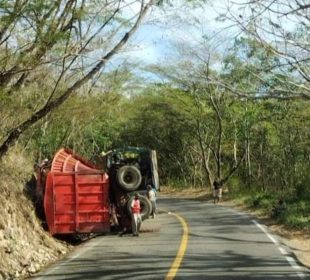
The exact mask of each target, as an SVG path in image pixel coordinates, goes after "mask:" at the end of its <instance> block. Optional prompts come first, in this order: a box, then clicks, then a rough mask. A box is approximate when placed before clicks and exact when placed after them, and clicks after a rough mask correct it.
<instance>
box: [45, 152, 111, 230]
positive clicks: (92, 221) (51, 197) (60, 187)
mask: <svg viewBox="0 0 310 280" xmlns="http://www.w3.org/2000/svg"><path fill="white" fill-rule="evenodd" d="M109 209H110V207H109V180H108V176H107V174H106V173H105V172H104V171H102V170H98V169H96V168H95V166H93V165H92V164H91V163H89V162H87V161H86V160H84V159H82V158H81V157H79V156H77V155H75V154H74V153H73V152H72V151H70V150H68V149H61V150H60V151H58V152H57V154H56V155H55V157H54V159H53V162H52V165H51V170H50V172H48V174H47V178H46V183H45V189H44V210H45V211H44V212H45V216H46V221H47V225H48V229H49V231H50V233H51V234H64V233H90V232H108V231H110V213H109Z"/></svg>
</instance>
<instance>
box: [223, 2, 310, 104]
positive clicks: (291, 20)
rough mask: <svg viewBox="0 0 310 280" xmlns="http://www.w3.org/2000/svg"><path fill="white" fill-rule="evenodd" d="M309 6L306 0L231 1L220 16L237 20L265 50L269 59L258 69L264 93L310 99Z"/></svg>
mask: <svg viewBox="0 0 310 280" xmlns="http://www.w3.org/2000/svg"><path fill="white" fill-rule="evenodd" d="M236 5H238V7H237V6H236ZM235 8H238V9H235ZM309 9H310V6H309V4H308V1H306V0H293V1H291V0H283V1H273V0H263V1H258V0H253V1H246V2H243V3H238V4H236V3H233V2H231V3H230V6H228V7H227V13H226V15H225V16H224V15H222V16H221V17H220V18H227V19H229V20H231V21H233V22H235V23H236V24H237V25H238V26H239V27H240V29H241V31H242V32H243V34H246V36H248V37H249V38H250V39H251V40H252V42H254V43H255V44H256V46H257V47H259V48H261V49H262V50H263V52H262V53H261V55H262V58H264V60H265V63H264V64H259V65H257V67H256V71H255V74H256V76H257V79H260V80H261V81H262V82H263V83H264V84H265V85H266V88H265V89H264V91H263V92H262V93H263V95H262V96H263V97H265V98H278V99H293V98H303V99H307V100H308V99H310V79H309V74H310V67H309V60H310V48H309V35H310V34H309V24H310V22H309V20H310V19H309V15H308V14H309ZM244 58H245V59H244V60H243V62H244V63H246V64H247V63H248V61H247V60H246V59H247V58H246V57H244ZM271 76H272V79H270V77H271ZM257 97H259V96H257Z"/></svg>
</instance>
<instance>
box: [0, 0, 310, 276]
mask: <svg viewBox="0 0 310 280" xmlns="http://www.w3.org/2000/svg"><path fill="white" fill-rule="evenodd" d="M183 2H184V3H183V5H184V7H187V8H189V9H194V8H197V9H198V8H199V9H205V10H207V9H211V8H212V5H211V3H210V2H208V1H183ZM227 3H228V4H227V6H225V13H222V14H219V15H218V21H219V22H230V23H233V26H234V28H235V29H234V30H237V31H236V32H235V33H236V35H235V36H234V38H233V40H232V41H231V42H230V44H227V47H225V50H224V51H223V50H222V49H216V48H215V46H214V44H215V42H217V41H218V40H221V38H216V40H217V41H216V40H215V38H214V37H212V38H211V37H210V36H207V35H206V34H201V38H200V41H199V42H194V41H188V42H179V43H177V44H174V46H173V54H174V56H173V57H171V59H169V60H167V61H166V62H165V63H162V62H161V63H153V64H142V63H135V62H132V61H130V59H125V58H124V57H123V53H125V52H126V50H129V49H130V48H132V45H131V43H132V44H134V38H135V37H134V34H135V33H136V32H138V31H139V27H140V26H141V24H143V22H145V21H147V20H148V18H149V17H150V16H151V15H152V13H156V12H167V11H170V10H169V9H172V10H173V13H176V15H177V13H179V12H180V13H181V10H180V11H179V10H178V9H176V8H175V7H174V6H173V3H170V1H153V0H149V1H132V2H129V1H128V2H126V1H84V0H83V1H77V0H70V1H62V0H58V1H34V0H15V1H7V0H3V1H0V11H1V14H0V59H1V64H0V119H1V120H2V121H1V122H0V161H1V165H0V178H1V180H0V203H1V205H2V210H3V211H2V214H1V216H0V248H1V249H0V257H1V258H0V259H1V261H0V279H16V278H18V277H21V276H22V275H27V274H29V273H34V272H35V271H37V270H38V269H40V267H42V266H43V265H45V264H46V263H49V262H51V261H53V260H55V259H57V258H59V257H60V256H61V255H63V254H65V252H66V251H67V250H68V249H69V248H70V246H68V245H67V244H65V243H63V242H61V241H59V240H55V239H53V238H51V237H50V236H49V235H48V234H47V233H46V232H45V231H44V229H43V228H42V225H41V221H40V220H39V219H38V217H37V216H36V213H35V209H34V205H33V201H34V198H33V197H32V187H33V185H32V184H31V182H32V181H31V179H33V177H32V176H33V165H34V164H35V163H38V162H40V161H42V160H43V159H44V158H49V159H51V158H52V157H53V155H54V153H55V152H56V151H57V150H58V149H59V148H60V147H68V148H71V149H72V150H73V151H75V152H76V153H77V154H80V155H82V156H84V157H85V158H87V159H90V160H92V161H96V160H97V159H98V157H100V154H101V153H102V152H104V151H108V150H111V149H114V148H119V147H125V146H142V147H148V148H151V149H155V150H156V151H157V154H158V162H159V172H160V174H159V175H160V180H161V185H162V186H167V187H174V188H179V189H184V188H190V187H191V188H197V189H206V190H210V192H211V189H212V183H213V181H214V180H217V181H218V182H220V184H221V185H223V187H224V190H225V191H226V192H228V191H229V194H228V195H229V197H232V198H233V197H239V198H242V199H243V201H244V203H245V204H247V205H250V206H251V207H256V208H263V209H265V211H266V213H270V211H271V208H272V205H273V204H274V203H276V202H277V200H278V199H279V198H283V199H285V201H286V203H287V205H288V209H287V212H286V213H285V215H280V216H278V217H276V221H277V222H279V223H282V224H285V225H286V226H287V227H289V228H294V229H302V230H309V228H310V206H309V205H310V200H309V199H310V187H309V184H310V175H309V165H310V129H309V128H310V106H309V104H310V103H309V99H310V78H309V77H310V76H309V73H310V61H309V59H310V47H309V43H310V42H309V40H310V39H309V38H310V33H309V28H310V19H309V11H310V6H309V5H308V4H307V1H305V0H299V1H297V0H296V1H295V0H294V1H289V0H283V1H271V0H263V1H250V3H240V4H238V7H237V8H236V9H235V8H234V4H233V3H232V2H231V3H230V1H227ZM236 5H237V4H236ZM158 18H159V19H157V21H160V17H158ZM288 22H291V24H287V23H288ZM157 23H158V22H157ZM153 24H156V23H153ZM183 24H184V23H183ZM188 24H189V25H190V24H191V25H192V24H193V23H192V21H189V22H188ZM194 24H195V25H196V26H195V27H197V29H203V26H201V24H202V23H201V22H200V21H199V20H196V21H195V20H194ZM222 47H223V46H222ZM117 58H119V59H121V60H122V62H121V63H119V61H118V62H117V63H112V62H114V59H117ZM123 60H124V61H123ZM116 64H117V67H115V65H116ZM137 70H139V71H137ZM146 77H152V78H151V79H148V78H146ZM17 240H18V242H17ZM34 251H35V252H34ZM33 263H35V265H33Z"/></svg>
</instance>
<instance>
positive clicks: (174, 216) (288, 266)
mask: <svg viewBox="0 0 310 280" xmlns="http://www.w3.org/2000/svg"><path fill="white" fill-rule="evenodd" d="M158 208H159V209H160V211H159V214H158V215H157V216H156V218H155V219H149V220H147V221H145V222H144V223H143V225H142V229H141V234H140V236H139V237H133V236H132V235H130V234H128V235H124V236H123V237H119V236H117V235H105V236H99V237H96V238H94V239H92V240H90V241H88V242H86V243H84V244H82V245H80V246H78V247H77V248H76V249H75V250H74V252H72V253H71V254H70V255H68V256H67V258H65V259H64V260H62V261H59V262H58V263H56V264H54V265H52V266H50V267H49V268H48V269H46V270H44V271H42V272H41V273H40V274H39V275H37V276H36V277H33V278H31V279H35V280H61V279H75V280H87V279H98V280H99V279H100V280H101V279H108V280H114V279H129V280H130V279H132V280H133V279H135V280H136V279H137V280H139V279H141V280H142V279H165V280H170V279H197V280H198V279H199V280H201V279H207V280H234V279H238V280H243V279H251V280H258V279H259V280H275V279H284V280H285V279H296V280H297V279H298V280H300V279H310V273H309V270H308V269H306V268H305V267H303V266H302V265H301V264H299V263H298V262H297V260H296V259H295V258H294V255H293V254H292V253H291V251H290V249H289V248H287V247H285V246H284V245H283V244H282V243H281V239H280V237H277V236H273V235H271V234H270V233H268V231H267V230H266V228H265V227H264V226H262V225H261V224H259V223H258V222H257V221H255V220H253V219H252V218H251V217H249V216H247V215H245V214H243V213H240V212H237V211H236V210H234V209H231V208H229V207H226V206H222V205H220V204H218V205H214V204H212V203H210V202H199V201H194V200H189V199H180V198H169V197H160V198H159V200H158Z"/></svg>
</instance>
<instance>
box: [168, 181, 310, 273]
mask: <svg viewBox="0 0 310 280" xmlns="http://www.w3.org/2000/svg"><path fill="white" fill-rule="evenodd" d="M162 193H163V194H169V195H173V196H176V197H182V198H184V197H186V198H191V199H195V200H202V201H210V203H212V196H211V192H210V191H209V190H201V189H184V190H181V191H180V190H175V189H171V188H164V187H163V188H162ZM221 204H223V205H227V206H230V207H234V208H237V209H238V210H240V211H242V212H245V213H247V214H249V215H251V216H253V217H255V218H256V219H259V220H260V222H261V223H262V224H265V225H266V226H268V229H269V231H270V232H271V233H274V234H276V235H278V236H280V237H281V240H282V241H283V243H284V244H285V245H286V246H288V247H289V248H290V249H291V250H292V252H293V253H294V254H295V256H296V258H297V259H298V261H299V262H300V263H301V264H303V265H304V266H306V267H309V268H310V231H309V230H304V231H299V230H293V229H289V228H286V227H284V226H283V225H279V224H276V223H275V221H274V220H272V219H270V218H269V217H267V216H265V215H263V214H261V213H260V212H258V211H254V210H253V209H250V208H247V207H245V206H244V205H242V204H239V203H238V202H237V201H231V200H230V201H228V200H225V198H224V201H223V202H221Z"/></svg>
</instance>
